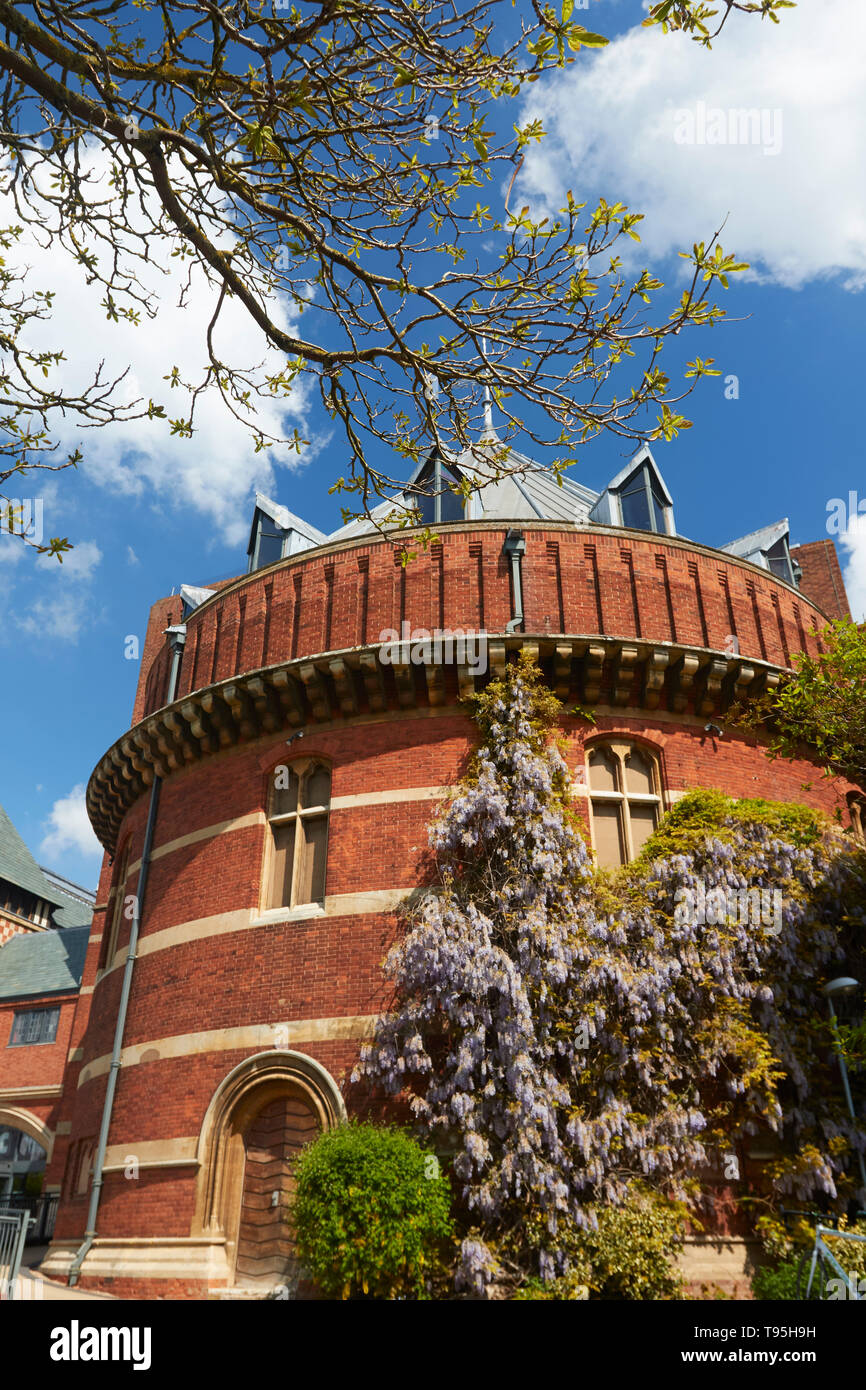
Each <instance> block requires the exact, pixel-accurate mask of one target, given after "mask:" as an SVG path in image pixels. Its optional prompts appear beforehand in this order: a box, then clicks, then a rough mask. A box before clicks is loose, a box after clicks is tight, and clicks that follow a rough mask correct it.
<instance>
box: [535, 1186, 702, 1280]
mask: <svg viewBox="0 0 866 1390" xmlns="http://www.w3.org/2000/svg"><path fill="white" fill-rule="evenodd" d="M596 1216H597V1218H598V1227H597V1229H596V1230H594V1231H592V1230H590V1231H580V1232H575V1233H574V1235H573V1236H572V1237H571V1238H570V1240H569V1241H568V1242H567V1244H568V1246H569V1253H570V1255H571V1268H570V1270H569V1273H568V1274H567V1275H564V1276H562V1277H560V1278H559V1279H551V1280H548V1281H547V1282H546V1283H545V1282H544V1281H543V1280H541V1279H530V1280H528V1281H527V1283H526V1284H524V1285H523V1287H522V1288H521V1289H519V1290H518V1291H517V1293H516V1294H515V1295H514V1296H515V1298H516V1299H518V1300H538V1299H545V1300H564V1299H568V1300H572V1299H586V1298H590V1299H629V1300H647V1299H648V1300H660V1299H679V1298H682V1296H683V1279H682V1276H681V1274H680V1273H679V1272H678V1270H677V1268H676V1265H675V1263H674V1261H675V1259H676V1255H677V1253H678V1251H679V1249H680V1247H681V1245H682V1241H683V1232H684V1222H685V1208H684V1207H683V1206H682V1205H681V1204H680V1203H677V1202H670V1201H667V1200H666V1199H665V1198H663V1197H660V1196H658V1195H657V1194H656V1193H653V1192H649V1191H644V1190H641V1189H635V1190H634V1191H633V1193H632V1195H631V1199H630V1200H629V1201H628V1202H626V1203H625V1204H623V1205H622V1206H619V1207H603V1208H599V1209H598V1210H597V1211H596Z"/></svg>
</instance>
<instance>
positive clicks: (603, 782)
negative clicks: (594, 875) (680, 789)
mask: <svg viewBox="0 0 866 1390" xmlns="http://www.w3.org/2000/svg"><path fill="white" fill-rule="evenodd" d="M586 781H587V786H588V789H589V812H590V828H591V834H592V843H593V848H594V849H595V852H596V856H597V858H598V862H599V864H600V865H601V866H602V868H615V867H617V866H618V865H620V864H626V863H628V861H629V860H630V859H635V858H636V857H637V855H638V854H639V853H640V851H641V849H642V848H643V846H644V845H645V844H646V842H647V840H648V839H649V837H650V835H651V834H652V833H653V831H654V830H655V828H656V826H657V825H658V823H659V820H660V818H661V814H662V784H661V774H660V771H659V764H658V759H657V758H656V757H655V756H654V755H653V754H652V753H651V752H650V751H649V750H648V749H647V748H645V747H643V746H642V745H640V744H637V743H632V742H631V741H630V740H627V739H618V738H613V739H606V740H605V741H604V742H603V743H593V744H591V745H590V747H589V748H588V749H587V754H586Z"/></svg>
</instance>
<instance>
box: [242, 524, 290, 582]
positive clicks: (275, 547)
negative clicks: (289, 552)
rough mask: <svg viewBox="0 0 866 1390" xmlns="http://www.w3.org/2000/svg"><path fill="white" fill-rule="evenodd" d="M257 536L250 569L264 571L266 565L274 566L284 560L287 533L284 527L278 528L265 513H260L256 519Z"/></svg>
mask: <svg viewBox="0 0 866 1390" xmlns="http://www.w3.org/2000/svg"><path fill="white" fill-rule="evenodd" d="M256 521H257V525H256V536H255V547H254V550H253V553H252V557H251V562H250V569H251V570H260V569H264V567H265V565H272V564H274V562H275V561H276V560H282V558H283V546H284V545H285V543H286V535H287V532H286V531H284V530H283V529H282V527H280V526H277V525H276V523H275V522H274V521H272V520H271V518H270V517H269V516H266V515H265V513H264V512H261V511H260V512H258V513H257V517H256Z"/></svg>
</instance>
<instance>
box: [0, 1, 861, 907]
mask: <svg viewBox="0 0 866 1390" xmlns="http://www.w3.org/2000/svg"><path fill="white" fill-rule="evenodd" d="M861 9H862V6H861V5H860V4H859V3H858V0H822V4H821V6H820V13H819V16H816V7H815V5H814V3H813V0H804V3H803V4H802V6H801V9H800V10H799V11H791V12H788V13H787V14H786V15H785V17H784V20H783V23H782V24H781V25H779V26H777V27H776V26H774V27H773V28H771V27H770V26H769V25H767V24H762V23H761V22H760V21H759V20H758V19H745V18H743V19H742V20H741V22H739V23H735V21H734V20H732V21H731V23H730V25H729V27H728V29H727V30H726V31H725V34H724V35H723V36H722V39H721V40H720V41H719V43H718V44H717V46H716V47H715V48H714V49H713V52H712V53H710V54H707V53H705V52H704V51H703V50H701V49H700V48H699V47H698V46H697V45H694V44H690V43H688V41H686V40H684V39H682V38H681V37H669V38H667V39H664V38H662V37H661V36H660V35H658V34H656V33H655V32H653V33H649V32H648V31H642V30H640V29H638V28H637V26H638V25H639V21H640V19H641V18H642V6H641V4H640V3H639V0H619V3H614V0H592V3H591V5H590V9H589V13H588V18H587V19H586V20H585V21H583V22H585V23H586V25H587V27H590V28H593V29H597V30H599V31H601V32H603V33H605V34H607V35H608V36H610V37H611V38H613V39H614V42H613V43H612V44H611V45H610V47H609V48H608V49H607V50H606V51H605V52H604V53H603V54H601V55H600V56H598V57H587V59H586V61H583V60H581V61H580V62H579V63H578V64H577V65H575V68H574V69H573V70H571V71H569V72H568V73H567V74H565V75H560V76H558V77H552V78H551V79H550V80H547V81H544V80H543V81H541V82H539V83H537V84H535V86H534V87H533V88H532V91H531V95H530V97H529V98H528V99H527V102H526V105H525V106H524V108H523V111H522V114H523V115H524V116H526V115H528V114H534V113H536V112H537V113H539V114H541V116H542V118H543V120H544V124H545V128H546V130H547V131H548V132H549V135H548V140H547V141H546V148H545V149H543V152H542V153H541V154H540V155H539V156H538V157H536V158H533V159H531V160H529V161H527V164H526V166H525V167H524V170H523V171H522V175H521V180H520V184H519V189H520V191H521V192H522V194H523V195H524V196H523V201H525V202H531V203H532V204H533V205H534V206H535V207H536V208H538V207H542V206H545V205H546V204H547V202H548V201H550V202H551V205H555V204H556V199H557V196H558V195H559V194H561V193H562V192H563V191H564V190H565V189H566V188H569V187H571V188H572V189H573V190H574V192H575V196H577V197H579V198H580V199H581V200H584V199H587V200H589V201H591V200H592V198H593V197H594V196H597V195H598V194H600V193H601V194H604V196H606V197H607V198H608V199H609V200H615V199H621V200H622V201H624V202H626V203H628V204H629V206H630V207H632V208H633V209H634V210H638V211H643V212H645V213H646V221H645V222H644V224H643V225H642V234H643V243H642V248H641V251H640V253H639V254H641V255H642V257H643V258H644V260H645V261H646V262H647V263H649V264H650V266H651V268H652V269H653V270H654V271H655V273H657V274H658V275H659V276H660V278H662V279H664V280H665V281H666V282H667V283H668V284H669V285H670V286H671V287H672V290H675V291H676V292H677V293H678V292H679V287H680V285H679V277H680V276H681V274H682V264H683V263H682V262H681V261H679V260H678V259H677V256H676V251H677V250H680V249H687V248H688V246H689V245H690V244H691V242H692V241H693V240H695V239H698V238H704V239H708V237H709V235H710V234H711V233H712V232H713V231H714V230H715V228H716V227H717V226H718V225H719V222H720V221H721V220H722V219H723V218H724V217H725V215H726V214H727V215H729V220H728V224H727V227H726V228H725V232H724V235H723V238H722V240H723V244H724V246H725V248H726V249H729V248H730V249H731V250H736V251H737V252H738V253H740V254H741V255H742V257H743V259H746V260H749V261H750V262H751V263H752V264H753V265H754V267H755V270H754V272H753V273H752V274H750V276H749V277H747V278H745V279H744V280H743V281H742V282H741V283H737V284H736V286H735V288H733V289H732V290H731V292H730V293H729V294H728V295H727V296H725V297H724V303H725V306H726V308H727V310H728V314H729V321H728V322H726V323H724V324H722V325H720V326H718V327H716V328H715V329H713V330H711V331H707V332H705V333H703V334H701V335H697V334H695V335H685V337H684V338H683V337H681V338H680V339H679V340H678V341H676V342H675V343H674V344H673V346H674V348H675V349H676V351H675V352H670V351H669V352H668V354H667V358H666V360H667V363H668V364H669V370H670V371H671V375H672V376H673V375H674V374H675V369H676V367H677V366H678V365H681V363H682V362H684V361H685V360H686V359H687V358H689V357H693V356H694V355H695V354H696V353H699V354H700V355H701V356H704V357H706V356H712V357H714V358H715V359H716V365H717V366H718V367H719V368H720V369H721V371H722V373H723V376H722V377H720V378H713V379H711V380H709V381H705V382H703V383H702V384H701V386H700V387H699V389H698V391H697V393H696V394H695V396H693V397H692V399H691V401H690V403H689V404H688V406H687V407H686V413H687V414H688V415H689V417H690V418H691V419H692V420H693V421H694V428H693V429H692V430H690V431H687V432H684V433H682V434H681V435H680V436H679V438H678V439H677V440H675V441H674V442H672V443H671V444H658V445H654V446H653V451H654V453H655V456H656V459H657V460H658V462H659V464H660V466H661V469H662V471H663V473H664V475H665V478H666V480H667V482H668V486H669V487H670V489H671V491H672V493H673V496H674V501H675V504H676V517H677V525H678V529H679V531H680V532H681V533H682V534H684V535H687V536H691V537H693V538H694V539H696V540H699V541H702V542H705V543H707V544H710V545H721V544H724V543H725V542H726V541H729V540H731V539H733V538H735V537H737V536H740V535H743V534H745V533H746V532H748V531H751V530H754V529H755V528H756V527H758V526H761V525H764V524H766V523H769V522H772V521H775V520H777V519H779V518H780V517H782V516H787V517H789V518H790V521H791V531H792V539H793V540H794V541H808V540H816V539H820V538H822V537H823V536H825V535H826V534H827V532H826V520H827V513H828V505H829V504H830V502H831V499H833V498H834V497H842V498H845V499H847V498H848V495H849V493H850V492H855V493H857V494H858V497H859V498H860V499H862V500H863V501H864V504H866V468H864V463H863V454H862V444H861V440H860V437H859V430H858V427H857V424H856V421H857V418H858V415H859V406H860V401H861V399H862V394H863V385H862V383H863V376H864V366H866V361H864V358H866V353H864V341H863V326H862V325H863V308H864V299H863V294H864V288H866V181H864V179H863V172H862V167H863V166H862V152H863V149H864V146H866V141H864V135H866V114H864V113H866V19H864V16H863V14H862V13H861V12H860V11H861ZM843 36H844V37H843ZM701 103H702V104H703V105H702V107H701ZM739 108H756V109H758V110H760V111H762V112H765V113H767V115H766V120H765V124H764V127H763V132H764V134H763V136H761V138H760V139H759V140H757V141H755V142H754V143H751V144H747V143H739V144H737V143H736V142H734V143H732V142H731V141H730V140H729V141H727V143H726V144H724V145H722V144H715V145H711V144H709V143H706V142H704V143H701V142H700V141H699V140H698V139H697V138H696V136H697V131H698V130H699V129H700V123H701V122H703V123H704V124H703V128H704V131H706V130H707V129H708V126H707V122H708V121H710V120H712V118H713V117H712V113H713V112H718V111H721V112H723V113H727V112H728V111H729V110H731V109H739ZM777 112H778V113H780V115H779V116H778V117H777V116H776V115H775V113H777ZM509 117H510V118H513V113H509ZM689 121H691V122H692V125H691V133H692V135H693V136H695V138H694V139H693V141H692V142H691V143H690V142H689V139H688V138H686V137H687V136H688V133H689V130H690V126H689ZM677 132H679V135H677ZM762 142H763V143H762ZM771 144H772V145H773V146H774V148H773V149H772V150H771V151H769V152H766V153H765V148H766V147H767V146H769V145H771ZM37 261H38V257H37V256H34V264H35V268H36V269H37V270H39V269H40V266H39V265H38V264H36V262H37ZM642 263H643V262H642ZM42 269H43V270H45V271H46V273H47V274H49V278H50V280H51V283H52V284H53V286H54V287H55V289H56V290H57V303H58V310H57V327H58V328H59V329H60V332H61V334H62V335H64V341H65V342H66V343H67V344H68V345H69V346H68V356H69V358H70V364H69V370H70V371H71V372H74V371H76V370H77V369H79V368H81V370H82V371H84V370H86V367H87V364H88V363H89V362H91V361H92V360H97V359H98V357H99V356H102V355H105V356H107V357H108V359H109V360H110V361H111V362H112V363H116V362H119V363H122V364H123V365H126V363H127V362H131V363H132V366H133V372H132V376H133V378H134V379H135V381H136V382H137V384H138V386H139V388H140V389H141V390H142V391H143V392H144V394H146V395H148V396H152V397H153V398H154V399H160V398H162V396H163V395H164V393H165V384H164V382H163V381H162V377H163V375H164V373H165V372H166V371H167V370H168V368H169V366H170V365H172V363H173V361H175V360H180V361H182V362H185V363H187V364H192V365H191V370H196V369H197V368H200V365H201V362H200V357H199V355H198V348H197V343H198V338H197V334H198V333H199V332H200V328H201V325H202V323H203V322H204V321H205V316H206V314H207V312H208V303H209V301H208V300H207V297H206V296H205V295H204V293H199V294H195V293H194V294H193V295H192V297H191V301H190V304H189V306H188V307H187V309H186V310H185V311H183V312H181V311H179V310H178V309H177V308H176V307H175V304H174V301H173V299H172V284H171V280H170V279H166V288H165V290H164V292H163V293H164V309H163V310H161V312H160V316H159V318H158V320H157V322H156V323H155V324H153V325H145V327H144V328H143V329H139V330H137V331H136V332H137V337H135V338H133V336H132V334H133V332H134V330H132V329H130V328H128V327H115V326H113V325H107V324H103V322H102V320H101V310H100V309H99V308H98V306H97V305H96V304H94V303H93V301H92V300H89V299H88V298H87V293H86V291H85V290H84V289H83V287H82V286H81V284H80V283H79V281H78V278H77V275H76V273H75V272H74V271H73V270H72V269H71V268H69V267H65V266H64V265H62V264H60V263H58V261H57V260H56V259H55V260H54V261H52V262H51V263H50V267H49V266H48V263H47V262H46V265H45V266H43V267H42ZM735 320H736V321H735ZM82 325H85V326H86V331H82ZM227 331H228V332H230V333H231V335H232V342H233V346H235V347H236V348H237V349H238V352H239V353H240V352H243V351H244V350H245V349H246V347H247V346H249V353H250V360H251V361H253V360H258V358H259V357H260V356H261V347H260V344H257V343H256V341H255V338H254V335H253V333H252V331H251V329H250V328H249V326H248V325H247V324H245V323H244V322H243V321H242V320H241V319H240V318H239V317H238V318H235V319H232V320H230V321H229V323H228V325H227ZM55 336H57V334H56V333H55ZM169 357H170V358H171V359H172V361H171V362H169V361H168V360H167V359H168V358H169ZM730 376H736V377H737V381H738V393H739V394H738V398H736V399H726V398H725V379H726V378H727V377H730ZM289 423H290V424H292V425H293V424H294V423H298V424H299V426H300V427H301V430H302V433H304V434H305V436H306V437H308V438H310V439H311V440H312V441H313V447H312V448H311V449H310V450H309V451H308V453H307V455H306V456H305V457H302V459H301V461H300V463H299V462H298V460H297V459H296V458H295V457H294V456H293V455H289V454H284V455H282V457H275V458H269V459H265V458H263V457H262V456H261V455H260V456H258V457H256V456H254V454H253V451H252V448H251V447H250V446H249V445H248V444H247V441H246V439H245V438H244V436H243V435H242V433H241V432H240V430H239V428H235V427H230V426H229V425H227V423H226V421H225V419H224V418H223V417H222V416H221V415H220V412H219V409H218V408H216V407H214V408H212V409H208V410H207V411H205V412H204V414H203V416H202V419H201V422H200V425H201V428H200V431H199V433H198V435H197V436H195V437H194V438H193V439H192V440H190V441H177V440H171V439H169V438H168V435H167V431H166V430H165V428H164V427H163V426H161V425H159V424H158V423H157V424H153V425H149V426H140V425H138V426H131V425H130V426H124V427H121V428H119V429H117V430H115V431H113V432H106V433H105V434H104V435H100V436H96V435H95V434H90V435H89V436H82V434H81V432H79V433H78V434H76V433H75V429H74V427H73V426H70V428H69V432H68V434H67V435H66V436H65V437H64V438H65V441H67V440H68V441H69V442H70V445H72V444H74V443H78V442H79V441H80V442H81V444H82V447H83V448H84V449H85V450H86V459H85V462H84V464H82V466H81V468H79V469H78V470H77V472H75V473H71V472H69V473H65V474H59V475H55V476H54V477H53V478H51V479H49V480H48V483H47V485H45V486H40V489H39V492H40V495H41V496H42V497H43V506H44V527H45V532H46V534H48V535H55V534H59V535H66V536H69V538H70V539H71V540H72V541H73V542H74V544H75V546H76V550H75V552H74V553H73V554H72V555H70V556H69V557H68V558H67V560H66V561H65V562H64V564H63V566H62V567H61V566H59V565H57V562H56V561H53V562H50V563H49V562H47V561H46V560H44V559H43V560H39V559H37V558H36V557H35V555H34V554H33V553H32V552H24V551H23V549H22V548H21V547H20V546H19V545H18V544H17V543H15V542H12V541H11V540H10V539H9V538H8V537H5V536H0V605H2V614H3V621H2V623H0V664H2V669H3V671H4V673H5V677H6V678H5V680H4V681H3V690H2V694H0V704H2V727H3V728H4V730H5V731H6V756H5V758H4V760H3V774H2V777H0V801H2V803H3V804H4V805H5V807H6V809H7V811H8V812H9V814H10V816H11V817H12V819H13V821H14V822H15V824H16V825H17V826H18V828H19V830H20V832H21V833H22V835H23V836H24V838H25V840H26V841H27V843H28V844H29V846H30V848H31V849H32V850H33V852H34V854H35V855H36V857H37V858H38V859H39V860H40V861H41V862H43V863H47V864H49V865H50V866H51V867H54V868H56V869H58V870H59V871H60V872H63V873H66V874H68V875H70V876H71V877H73V878H76V879H78V880H79V881H80V882H83V883H85V884H90V885H93V884H94V883H95V879H96V875H97V872H98V867H99V853H98V851H97V848H96V846H95V842H94V841H93V838H92V836H91V835H90V833H89V831H88V828H87V826H86V822H85V819H84V816H83V811H82V803H81V792H82V789H83V786H84V785H85V784H86V782H87V778H88V776H89V774H90V771H91V769H92V768H93V766H94V764H95V763H96V761H97V760H98V759H99V757H100V756H101V754H102V753H103V752H104V751H105V749H106V748H107V747H108V746H109V745H110V744H111V743H112V742H113V740H114V739H115V738H116V737H117V736H118V734H119V733H120V732H121V731H122V729H123V728H124V727H125V726H127V725H128V722H129V715H130V709H131V704H132V698H133V694H134V690H135V683H136V679H137V662H134V661H128V660H126V659H125V658H124V639H125V637H126V636H128V635H130V634H135V635H138V636H139V637H140V638H142V637H143V635H144V630H145V626H146V622H147V614H148V609H149V606H150V604H151V603H152V602H153V601H154V600H155V599H156V598H158V597H160V596H161V595H163V594H166V593H169V592H170V591H171V590H172V588H176V587H177V586H178V585H180V584H181V583H192V584H205V583H207V582H208V581H211V580H215V579H220V578H226V577H228V576H230V575H232V574H236V573H240V572H243V570H244V569H245V567H246V555H245V548H246V534H247V531H248V527H249V522H250V518H251V513H252V495H253V491H254V489H255V487H256V485H258V486H259V487H260V488H262V490H264V491H266V492H268V493H269V494H270V495H271V496H274V497H276V498H277V499H278V500H279V501H280V502H282V503H284V504H285V505H287V506H288V507H290V508H291V510H293V511H295V512H298V513H300V514H301V515H303V516H304V517H306V518H307V519H308V520H309V521H311V522H313V523H314V524H315V525H317V526H318V527H320V528H321V529H322V530H325V531H329V530H333V529H335V528H336V527H337V526H338V525H340V521H341V518H340V511H339V502H338V500H337V499H336V498H334V497H329V496H328V491H327V489H328V486H329V485H330V484H331V483H332V482H333V481H334V479H335V478H336V476H337V475H338V473H339V472H340V471H341V469H342V466H343V465H342V462H341V449H340V442H339V438H338V436H337V435H333V436H332V435H330V434H329V432H328V429H329V427H328V422H327V421H326V420H323V419H322V418H321V414H320V413H317V411H316V408H315V406H314V404H313V402H312V400H311V399H308V400H306V401H305V400H300V401H298V402H296V403H295V404H294V406H293V414H292V416H291V417H290V420H289ZM631 452H632V450H631V449H629V448H628V446H627V445H626V444H625V442H624V441H618V440H613V439H611V440H599V441H597V442H595V443H594V444H592V445H590V446H588V447H587V448H586V449H585V450H584V452H583V454H582V456H581V459H580V462H579V465H578V467H577V469H576V470H575V473H574V475H575V477H577V478H578V479H579V480H580V481H583V482H585V483H587V484H588V485H590V486H591V487H595V488H601V487H602V486H603V485H604V483H605V482H606V481H607V479H608V478H609V477H611V476H612V475H613V474H614V473H616V472H617V471H618V470H619V468H620V467H621V466H622V463H623V461H624V458H625V457H628V455H629V454H630V453H631ZM21 491H23V488H22V489H21ZM864 511H866V505H864ZM840 559H841V560H842V563H843V566H848V570H847V580H848V584H849V592H850V594H851V598H852V605H853V606H854V607H855V610H856V615H857V616H859V617H863V616H866V535H863V536H861V535H858V534H855V533H853V532H852V534H851V535H849V536H848V537H847V538H846V543H845V544H844V545H842V546H840Z"/></svg>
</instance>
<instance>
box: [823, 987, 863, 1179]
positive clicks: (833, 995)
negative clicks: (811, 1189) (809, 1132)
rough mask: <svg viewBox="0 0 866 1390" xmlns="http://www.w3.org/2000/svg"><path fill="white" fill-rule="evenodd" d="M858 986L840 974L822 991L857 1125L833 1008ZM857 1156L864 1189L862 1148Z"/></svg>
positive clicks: (853, 1117) (843, 1079) (844, 1084)
mask: <svg viewBox="0 0 866 1390" xmlns="http://www.w3.org/2000/svg"><path fill="white" fill-rule="evenodd" d="M859 988H860V986H859V984H858V983H857V981H856V980H852V978H851V976H850V975H840V976H839V977H838V978H837V979H835V980H831V981H830V983H829V984H828V985H825V986H824V989H823V991H822V993H823V994H825V995H826V996H827V1006H828V1008H829V1010H830V1027H831V1028H832V1029H833V1037H834V1039H835V1041H836V1052H837V1055H838V1057H839V1071H840V1072H841V1073H842V1089H843V1091H844V1092H845V1100H846V1102H847V1105H848V1114H849V1115H850V1116H851V1119H852V1120H853V1121H854V1126H855V1128H856V1126H857V1114H856V1111H855V1109H854V1101H853V1099H852V1097H851V1087H850V1085H849V1083H848V1068H847V1067H846V1066H845V1054H844V1052H843V1051H842V1040H841V1038H840V1037H839V1029H838V1028H837V1026H836V1010H835V1009H834V1008H833V1000H834V999H844V998H845V997H846V996H848V995H851V994H853V993H854V992H855V991H856V990H858V989H859ZM857 1157H858V1159H859V1160H860V1181H861V1182H862V1184H863V1189H864V1191H866V1164H864V1161H863V1150H862V1149H858V1151H857Z"/></svg>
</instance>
